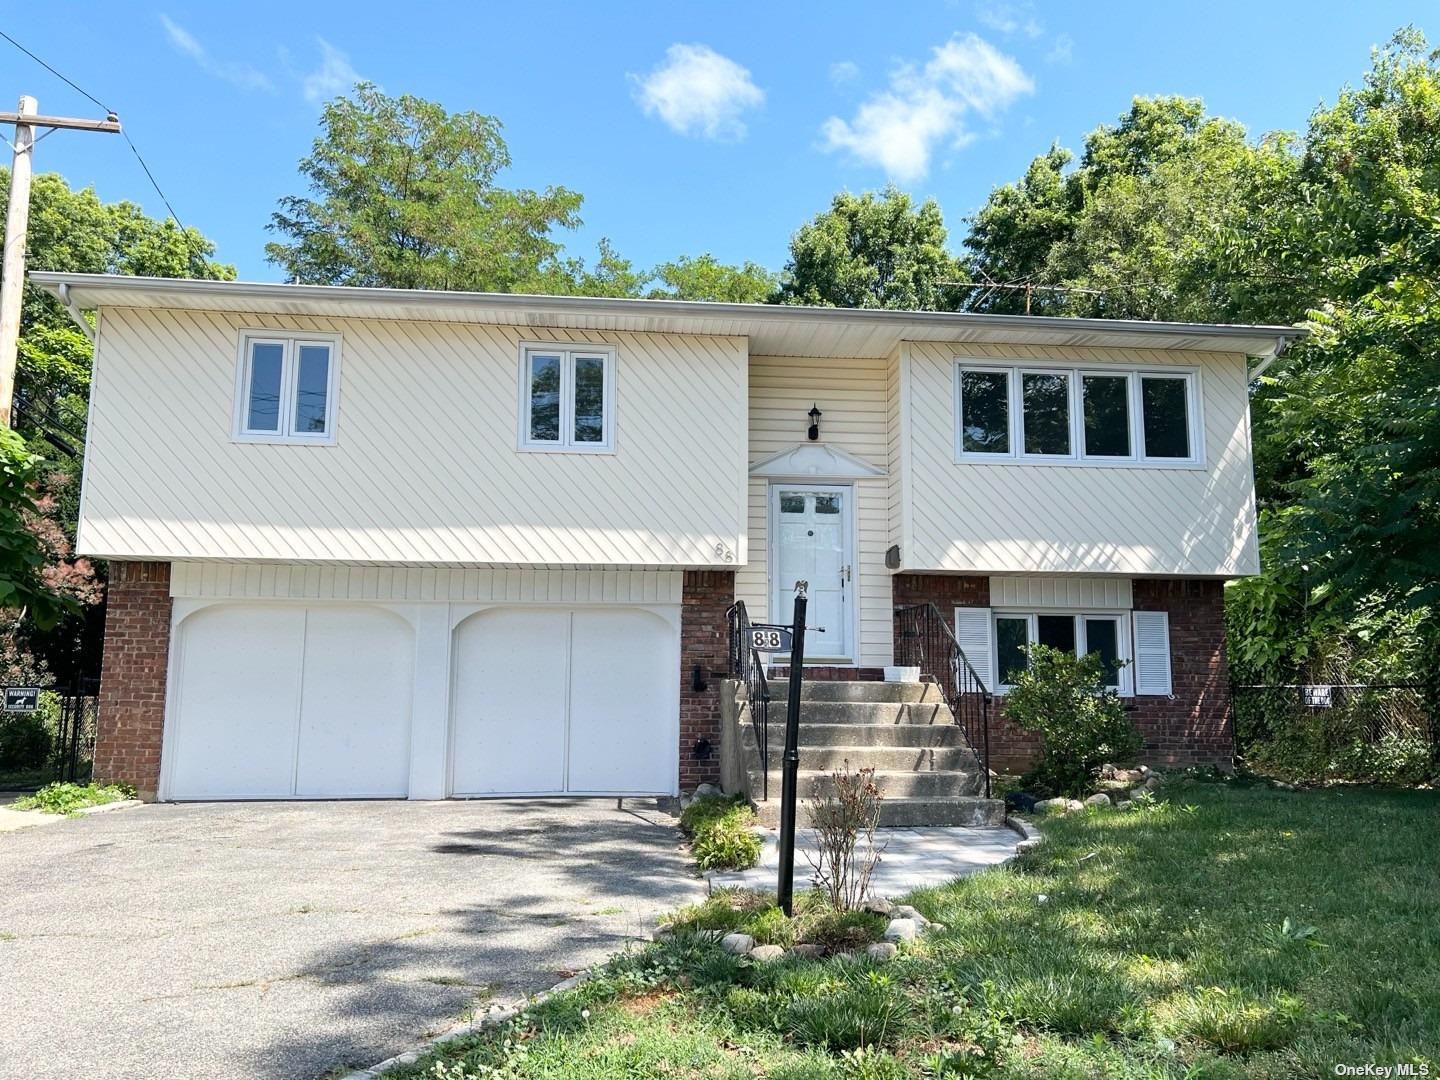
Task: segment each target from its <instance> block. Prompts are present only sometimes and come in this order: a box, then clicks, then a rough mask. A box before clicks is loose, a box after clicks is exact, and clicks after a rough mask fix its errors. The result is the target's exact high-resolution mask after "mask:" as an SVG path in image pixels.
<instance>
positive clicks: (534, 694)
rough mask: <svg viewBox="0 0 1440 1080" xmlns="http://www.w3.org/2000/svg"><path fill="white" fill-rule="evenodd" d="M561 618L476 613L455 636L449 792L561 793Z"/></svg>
mask: <svg viewBox="0 0 1440 1080" xmlns="http://www.w3.org/2000/svg"><path fill="white" fill-rule="evenodd" d="M568 632H569V612H567V611H557V610H553V609H546V608H535V609H522V608H510V609H503V610H495V611H484V612H481V613H480V614H478V615H474V616H472V617H471V618H469V619H467V620H466V621H465V622H463V623H461V624H460V626H459V628H458V629H457V631H456V634H455V644H454V651H453V659H452V663H453V664H454V675H455V682H454V693H455V704H454V715H455V724H454V735H453V743H452V749H451V754H452V757H451V761H452V772H451V791H452V792H453V793H454V794H456V795H495V794H507V795H508V794H554V793H558V792H563V791H564V790H565V709H566V674H567V672H566V669H567V658H566V654H565V648H564V642H565V639H566V635H567V634H568Z"/></svg>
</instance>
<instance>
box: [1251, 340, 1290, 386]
mask: <svg viewBox="0 0 1440 1080" xmlns="http://www.w3.org/2000/svg"><path fill="white" fill-rule="evenodd" d="M1289 345H1290V339H1289V338H1283V337H1279V338H1276V339H1275V351H1274V352H1272V353H1271V354H1270V355H1269V356H1267V357H1265V359H1263V360H1261V361H1260V363H1259V364H1258V365H1257V366H1256V368H1255V370H1254V371H1252V372H1251V373H1250V380H1249V381H1250V382H1254V381H1255V380H1256V379H1258V378H1260V376H1262V375H1264V374H1265V372H1267V371H1268V370H1270V365H1271V364H1273V363H1274V362H1275V361H1276V360H1279V359H1280V357H1281V356H1283V355H1284V354H1285V350H1286V348H1287V347H1288V346H1289Z"/></svg>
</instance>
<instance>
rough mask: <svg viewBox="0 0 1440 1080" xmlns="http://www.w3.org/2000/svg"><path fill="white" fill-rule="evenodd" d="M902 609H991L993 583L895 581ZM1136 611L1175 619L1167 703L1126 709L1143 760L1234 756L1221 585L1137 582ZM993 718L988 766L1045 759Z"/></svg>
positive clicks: (1150, 701) (934, 577)
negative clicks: (1141, 744)
mask: <svg viewBox="0 0 1440 1080" xmlns="http://www.w3.org/2000/svg"><path fill="white" fill-rule="evenodd" d="M891 581H892V588H893V592H894V602H895V606H896V607H897V608H899V607H906V606H909V605H911V604H920V603H925V602H927V601H928V602H930V603H933V604H934V605H935V606H936V607H938V608H939V609H940V611H941V612H942V613H943V614H944V615H945V616H946V617H947V618H949V617H950V616H951V615H952V613H953V612H954V609H955V608H956V607H989V606H990V579H989V578H988V577H981V576H974V575H963V574H896V575H895V576H894V577H893V578H892V579H891ZM1133 590H1134V599H1133V608H1134V609H1135V610H1137V611H1165V612H1168V613H1169V616H1170V673H1171V683H1172V690H1173V691H1174V693H1173V695H1172V696H1170V697H1133V698H1126V699H1125V702H1126V705H1127V707H1128V709H1129V711H1130V715H1131V716H1132V717H1133V718H1134V720H1135V724H1136V726H1137V727H1138V728H1139V729H1140V734H1141V735H1142V736H1143V737H1144V739H1145V746H1144V749H1143V750H1142V751H1141V757H1142V758H1143V759H1144V760H1145V761H1147V762H1149V763H1151V764H1155V765H1220V766H1222V767H1227V768H1228V767H1229V766H1230V764H1231V763H1232V760H1233V756H1234V734H1233V729H1232V726H1231V712H1230V678H1229V672H1228V669H1227V667H1226V663H1225V611H1224V608H1225V600H1224V583H1223V582H1220V581H1212V580H1204V579H1191V578H1179V579H1175V578H1169V579H1163V580H1146V579H1139V578H1137V579H1135V581H1134V582H1133ZM996 705H997V707H996V709H995V711H994V712H993V713H992V714H991V719H990V766H991V768H993V769H995V770H997V771H1000V772H1018V771H1022V770H1023V769H1025V768H1026V767H1027V766H1028V765H1029V764H1030V762H1031V761H1033V760H1034V758H1035V756H1036V755H1037V754H1038V753H1039V752H1040V736H1039V735H1036V734H1033V733H1031V732H1025V731H1022V730H1020V728H1018V727H1016V726H1015V725H1014V724H1012V723H1010V722H1009V720H1007V719H1006V717H1005V709H1004V702H1003V699H998V698H997V699H996Z"/></svg>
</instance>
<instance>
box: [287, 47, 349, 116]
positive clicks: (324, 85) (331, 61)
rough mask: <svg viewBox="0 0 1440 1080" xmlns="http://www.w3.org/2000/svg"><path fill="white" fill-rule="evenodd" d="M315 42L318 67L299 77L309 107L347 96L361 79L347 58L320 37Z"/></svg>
mask: <svg viewBox="0 0 1440 1080" xmlns="http://www.w3.org/2000/svg"><path fill="white" fill-rule="evenodd" d="M315 41H316V42H317V43H318V44H319V46H320V66H319V67H317V68H315V69H314V70H313V71H309V72H306V73H305V74H304V75H303V76H301V78H300V88H301V91H302V92H303V93H304V94H305V100H306V101H308V102H309V103H310V104H311V105H320V104H323V103H324V102H326V101H329V100H330V99H331V98H334V97H339V96H340V95H341V94H348V93H349V92H350V90H351V89H352V88H353V87H354V86H355V84H356V83H357V82H360V81H361V79H360V73H359V72H357V71H356V70H355V69H354V67H352V66H351V64H350V58H349V57H348V56H346V55H345V54H344V53H343V52H341V51H340V50H339V49H337V48H336V47H335V46H334V45H331V44H330V42H328V41H326V40H325V39H324V38H322V37H317V38H316V39H315Z"/></svg>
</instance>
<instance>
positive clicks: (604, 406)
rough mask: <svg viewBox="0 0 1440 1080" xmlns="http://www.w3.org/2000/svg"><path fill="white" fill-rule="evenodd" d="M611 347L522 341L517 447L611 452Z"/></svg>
mask: <svg viewBox="0 0 1440 1080" xmlns="http://www.w3.org/2000/svg"><path fill="white" fill-rule="evenodd" d="M614 412H615V351H614V350H613V349H608V348H591V347H588V346H587V347H584V348H577V347H574V346H565V347H560V346H554V345H526V346H524V347H523V348H522V349H521V350H520V425H519V431H520V449H521V450H549V451H560V452H567V453H591V454H593V453H611V452H613V451H614V449H615V441H614V434H615V433H614Z"/></svg>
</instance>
